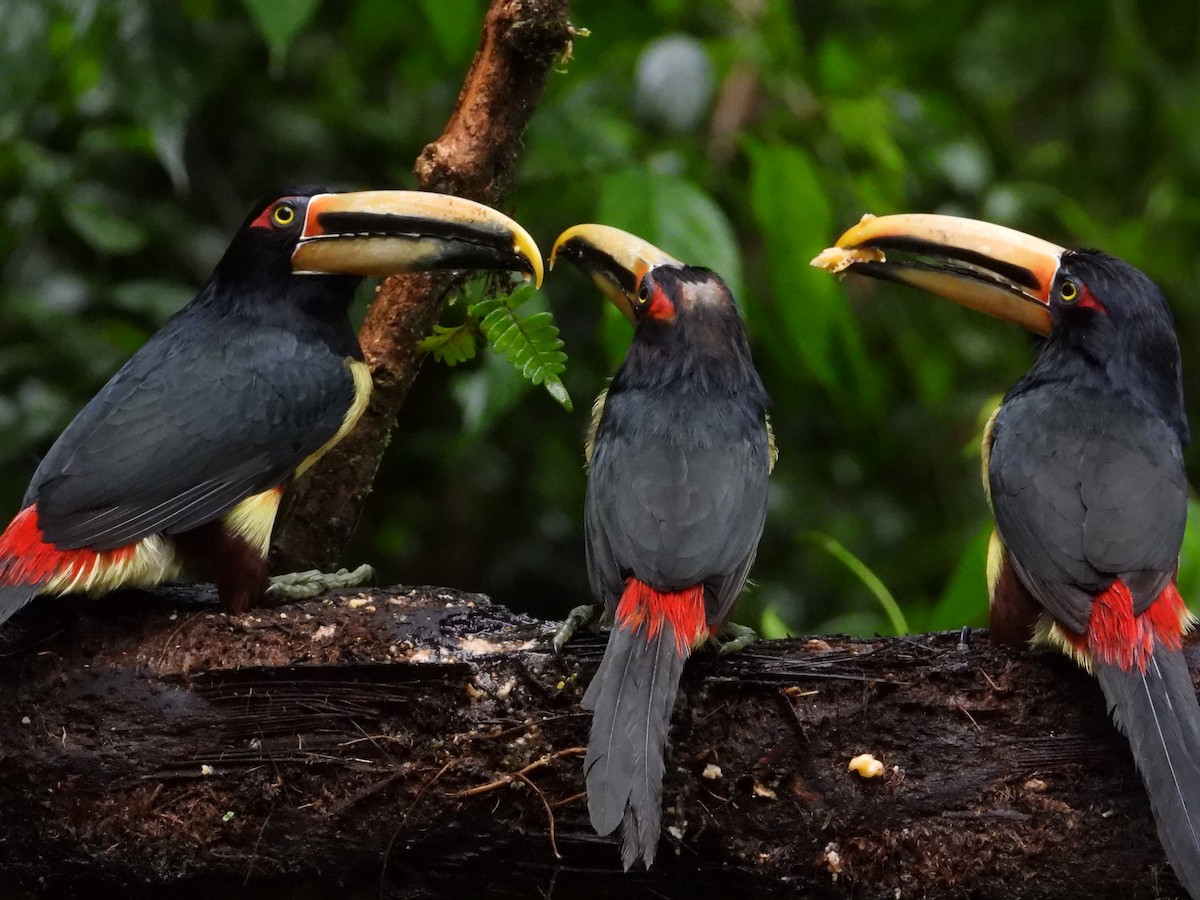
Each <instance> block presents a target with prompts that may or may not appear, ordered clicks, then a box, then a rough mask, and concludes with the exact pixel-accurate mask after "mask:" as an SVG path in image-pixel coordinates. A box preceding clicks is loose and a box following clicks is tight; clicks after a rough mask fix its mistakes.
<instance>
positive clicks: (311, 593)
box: [267, 565, 375, 602]
mask: <svg viewBox="0 0 1200 900" xmlns="http://www.w3.org/2000/svg"><path fill="white" fill-rule="evenodd" d="M374 577H375V570H374V569H372V568H371V567H370V566H368V565H361V566H359V567H358V568H357V569H354V570H353V571H349V570H347V569H338V570H337V571H336V572H322V571H320V570H319V569H309V570H308V571H306V572H292V573H290V574H288V575H276V576H275V577H274V578H272V579H271V586H270V587H268V588H267V597H268V598H270V599H272V600H282V601H291V602H295V601H297V600H311V599H312V598H313V597H317V596H320V595H321V594H324V593H326V592H327V591H333V590H337V589H338V588H353V587H362V586H363V585H364V584H366V583H367V582H369V581H371V580H372V579H373V578H374Z"/></svg>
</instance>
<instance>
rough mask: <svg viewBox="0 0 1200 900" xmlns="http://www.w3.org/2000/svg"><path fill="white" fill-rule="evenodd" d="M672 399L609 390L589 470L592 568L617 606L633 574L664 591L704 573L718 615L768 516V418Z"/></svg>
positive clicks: (737, 587) (733, 593)
mask: <svg viewBox="0 0 1200 900" xmlns="http://www.w3.org/2000/svg"><path fill="white" fill-rule="evenodd" d="M674 402H678V403H679V404H680V405H679V406H672V401H665V400H664V399H663V398H658V400H657V402H654V403H648V402H647V398H646V397H644V396H639V395H638V394H636V393H633V394H618V395H615V396H614V395H611V394H610V396H609V398H608V404H607V408H606V409H605V414H604V419H603V421H602V423H601V426H600V428H599V430H598V434H597V437H596V442H595V448H594V450H593V453H592V460H591V471H590V475H589V479H588V496H587V506H586V511H585V526H586V529H587V544H588V568H589V574H590V576H591V579H592V585H593V590H595V591H596V593H597V594H598V595H599V596H600V598H601V599H603V600H604V602H605V603H606V604H607V605H609V606H610V608H611V607H612V606H613V605H614V604H615V603H616V600H617V598H619V597H620V594H621V591H622V589H623V587H624V582H625V579H626V578H627V577H629V576H633V577H636V578H638V579H639V580H641V581H644V582H646V583H648V584H651V585H653V586H655V587H657V588H660V589H662V590H680V589H682V588H685V587H688V586H690V585H694V584H698V583H701V582H703V583H705V585H706V586H707V587H708V588H709V592H710V594H711V595H712V597H713V599H714V600H715V608H710V609H709V615H710V619H712V620H713V621H720V620H722V618H723V617H724V616H725V615H727V614H728V612H729V609H730V607H731V606H732V605H733V602H734V600H736V598H737V595H738V593H739V592H740V591H741V588H742V586H743V585H744V583H745V580H746V576H747V574H748V573H749V568H750V563H751V562H752V561H753V558H754V554H755V551H756V549H757V546H758V541H759V539H760V538H761V536H762V530H763V524H764V522H765V519H766V503H767V474H768V471H769V468H770V461H769V450H768V446H767V432H766V425H765V422H764V421H763V419H762V417H761V415H760V416H759V417H758V419H757V421H755V417H754V415H753V414H752V413H751V412H750V411H748V410H746V409H744V408H741V407H739V406H738V405H737V404H736V403H734V402H732V401H725V402H722V401H710V402H709V403H708V404H704V405H700V404H698V403H696V402H695V401H692V402H690V403H686V402H685V401H683V400H682V399H680V400H679V401H674ZM651 407H653V414H651V415H647V410H648V409H650V408H651ZM697 422H702V423H704V427H703V428H697V427H696V423H697Z"/></svg>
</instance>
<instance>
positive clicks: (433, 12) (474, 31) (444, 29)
mask: <svg viewBox="0 0 1200 900" xmlns="http://www.w3.org/2000/svg"><path fill="white" fill-rule="evenodd" d="M420 4H421V11H422V12H424V13H425V18H426V19H428V20H429V26H430V30H431V31H432V32H433V36H434V37H435V38H436V39H437V42H438V44H439V45H440V46H441V48H442V52H443V53H444V54H445V55H446V58H447V59H449V60H452V61H453V62H459V63H461V62H466V61H467V60H469V59H470V58H471V55H472V54H473V53H474V51H475V47H476V45H477V44H478V43H479V25H480V22H481V21H482V20H483V5H482V4H481V3H479V2H478V0H450V2H447V0H420Z"/></svg>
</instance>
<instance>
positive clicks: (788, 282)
mask: <svg viewBox="0 0 1200 900" xmlns="http://www.w3.org/2000/svg"><path fill="white" fill-rule="evenodd" d="M747 150H748V151H749V155H750V202H751V206H752V208H753V210H754V217H755V219H756V220H757V222H758V226H759V228H760V229H761V230H762V234H763V239H764V242H765V244H766V249H767V259H768V261H769V263H770V277H771V287H772V293H773V294H774V295H775V296H774V299H775V311H776V314H777V315H778V318H779V320H780V321H781V322H782V324H783V329H781V330H780V329H776V330H775V331H777V332H780V333H776V334H770V333H769V334H764V335H763V337H764V340H766V341H767V346H768V348H769V349H771V350H772V352H773V353H774V354H775V355H776V356H777V357H778V358H779V360H780V362H782V363H784V364H785V365H791V364H793V361H794V357H795V356H796V355H797V354H798V355H799V357H800V359H801V360H802V361H803V363H804V365H805V366H806V367H807V368H808V370H809V372H810V373H811V374H812V375H813V376H814V377H815V378H816V379H817V381H818V382H820V383H821V385H823V386H824V387H825V388H826V389H827V390H828V391H830V393H833V394H835V395H839V396H847V397H848V396H854V397H855V398H856V403H859V404H863V405H867V406H871V407H873V406H876V405H877V404H878V395H879V385H878V381H877V377H876V375H875V373H874V370H873V369H872V367H871V363H870V361H869V360H868V358H867V353H866V349H865V348H864V346H863V342H862V336H861V334H860V332H859V329H858V323H857V322H856V321H855V319H854V316H853V314H852V313H851V311H850V308H849V306H848V305H847V303H846V297H845V295H844V294H843V293H842V290H841V288H840V287H839V285H838V282H837V280H836V279H834V278H830V277H829V275H828V274H827V273H825V272H822V271H821V270H819V269H814V268H813V267H812V266H811V265H809V260H810V259H811V258H812V256H813V252H814V251H813V248H814V247H818V248H819V247H824V246H826V245H827V244H828V243H829V239H830V236H831V235H833V234H834V233H835V230H834V227H833V213H832V211H831V208H830V203H829V200H828V198H827V197H826V195H825V189H824V187H823V186H822V185H821V181H820V179H819V177H818V176H817V170H816V166H815V165H814V164H813V162H812V159H811V158H810V157H809V155H808V153H806V152H805V151H804V150H803V149H801V148H799V147H795V146H792V145H789V144H774V143H761V142H757V141H748V142H747ZM847 369H848V370H849V371H848V372H846V371H845V370H847Z"/></svg>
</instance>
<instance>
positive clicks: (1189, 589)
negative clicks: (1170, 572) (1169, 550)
mask: <svg viewBox="0 0 1200 900" xmlns="http://www.w3.org/2000/svg"><path fill="white" fill-rule="evenodd" d="M1175 581H1176V584H1177V585H1178V586H1179V593H1180V594H1181V595H1182V596H1183V599H1184V600H1186V601H1187V604H1188V609H1190V610H1191V611H1192V612H1193V613H1194V612H1196V611H1197V609H1200V606H1198V604H1200V503H1197V502H1196V500H1195V499H1194V498H1191V497H1189V498H1188V512H1187V526H1186V527H1185V528H1184V530H1183V546H1182V547H1180V548H1179V576H1178V577H1177V578H1176V580H1175Z"/></svg>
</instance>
